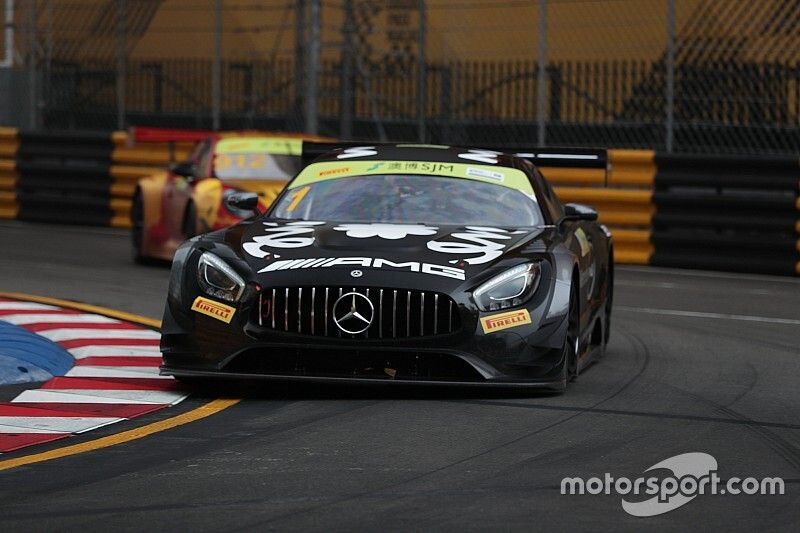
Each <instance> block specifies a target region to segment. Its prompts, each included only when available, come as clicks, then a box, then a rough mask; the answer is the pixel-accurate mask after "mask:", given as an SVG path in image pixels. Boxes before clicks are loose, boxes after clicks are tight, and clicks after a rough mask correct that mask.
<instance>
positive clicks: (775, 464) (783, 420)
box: [0, 222, 800, 531]
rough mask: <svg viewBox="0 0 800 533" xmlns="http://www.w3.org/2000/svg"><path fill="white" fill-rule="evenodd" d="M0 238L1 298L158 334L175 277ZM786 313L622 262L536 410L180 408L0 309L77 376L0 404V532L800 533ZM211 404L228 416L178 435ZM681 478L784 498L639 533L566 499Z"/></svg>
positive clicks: (140, 376) (532, 406)
mask: <svg viewBox="0 0 800 533" xmlns="http://www.w3.org/2000/svg"><path fill="white" fill-rule="evenodd" d="M0 240H2V249H3V250H4V253H3V254H2V255H0V291H14V292H18V293H27V294H33V295H39V296H45V297H50V298H59V299H64V300H71V301H76V302H82V303H84V304H89V305H93V306H101V307H105V308H110V309H111V310H116V311H120V312H125V313H132V314H136V315H142V316H144V317H148V318H150V319H154V320H156V321H157V320H158V319H159V318H160V316H161V312H162V309H163V305H164V298H165V291H166V286H167V278H168V275H169V271H168V269H167V268H166V267H164V266H152V267H151V266H147V267H143V266H136V265H134V264H133V263H132V262H131V260H130V252H129V241H128V235H127V232H125V231H121V230H112V229H104V228H78V227H66V226H49V225H40V224H37V225H34V224H25V223H20V222H0ZM8 251H11V252H8ZM798 302H800V280H798V279H795V278H789V277H772V276H751V275H738V274H722V273H717V272H710V271H689V270H670V269H658V268H652V267H624V266H619V267H618V269H617V271H616V290H615V298H614V311H613V318H612V328H611V329H612V331H611V340H610V344H609V350H608V353H607V354H606V356H605V357H604V358H602V359H601V360H600V361H599V362H598V363H597V364H595V365H592V366H591V367H590V368H588V369H587V370H586V371H585V372H583V373H582V374H581V375H580V376H579V377H578V379H577V381H575V382H574V383H572V384H571V386H570V388H569V390H568V391H567V393H566V394H564V395H541V394H539V395H531V394H521V393H518V392H517V393H509V392H502V391H477V392H476V391H459V390H450V389H448V390H427V391H419V390H391V391H387V390H384V389H381V388H342V387H318V386H302V387H301V386H297V385H293V386H276V385H269V386H267V385H248V386H237V387H231V388H227V389H225V390H210V391H183V390H180V389H179V388H177V386H176V385H175V384H174V383H173V382H172V380H165V379H162V378H159V377H158V376H157V375H156V371H155V368H156V365H157V361H158V357H157V353H156V351H157V350H156V344H157V335H158V334H157V332H156V331H154V330H153V329H151V327H149V326H143V325H140V324H135V323H132V322H130V321H127V320H124V319H122V318H119V317H113V316H109V315H104V314H103V313H99V312H89V311H85V310H80V309H69V308H66V306H57V305H55V304H51V303H42V302H31V301H28V302H27V303H26V302H24V301H20V300H17V299H15V298H8V297H5V298H3V299H2V300H1V301H0V312H2V313H3V316H0V320H8V317H14V318H12V319H11V320H10V323H12V325H13V327H15V328H20V329H22V330H25V331H27V332H28V333H33V334H37V335H40V336H42V337H45V338H46V339H47V342H49V343H51V344H52V345H54V346H56V347H60V348H59V349H63V350H65V351H66V352H68V354H69V355H70V356H71V357H72V358H73V360H74V362H73V363H72V364H71V365H69V368H68V369H55V368H54V369H53V371H54V372H56V373H59V372H61V371H62V370H63V374H62V375H58V376H54V377H52V378H47V380H45V381H29V382H20V383H15V384H5V385H2V386H0V401H2V402H3V403H2V406H1V407H0V433H2V435H0V443H2V444H3V446H5V450H6V451H5V453H3V454H2V455H0V498H2V499H1V500H0V501H2V504H0V508H1V509H2V512H0V530H3V531H23V530H25V531H27V530H39V531H51V530H59V531H85V530H108V529H111V528H114V529H120V530H143V529H148V530H151V529H164V528H176V529H181V530H193V531H219V530H225V531H229V530H266V529H280V530H286V529H293V530H325V531H337V530H353V529H358V530H367V531H373V530H374V531H377V530H381V531H385V530H408V529H419V527H420V525H421V524H424V527H425V528H429V529H437V530H445V531H454V530H465V529H469V530H496V529H504V530H515V531H516V530H526V531H529V530H531V529H533V528H535V529H552V530H557V531H562V530H570V531H573V530H576V529H578V528H581V529H590V530H612V529H613V530H618V529H623V530H630V531H641V530H643V529H648V530H650V529H655V530H668V531H686V530H698V529H709V530H710V529H723V528H724V529H725V530H743V529H749V530H752V529H756V528H757V529H758V530H765V531H797V530H798V528H799V527H800V387H798V386H797V383H798V376H800V342H798V339H799V338H800V305H798ZM35 303H38V304H39V305H32V304H35ZM84 315H90V316H84ZM4 317H5V318H4ZM77 317H82V318H77ZM7 323H8V322H7ZM83 329H85V330H87V331H91V335H90V336H86V334H85V332H79V331H80V330H83ZM111 331H114V332H116V333H114V334H112V333H108V332H111ZM115 335H120V336H119V337H115ZM113 339H116V340H113ZM112 340H113V343H112V342H111V341H112ZM117 343H118V344H117ZM111 346H113V348H111ZM186 394H188V395H189V396H188V397H187V398H186V399H185V400H183V401H181V402H180V403H177V404H175V402H177V401H179V400H180V399H182V398H183V397H184V396H185V395H186ZM221 398H222V399H224V398H233V399H235V400H240V401H238V402H235V401H231V402H230V403H228V404H226V408H225V409H218V410H216V411H214V414H213V416H206V417H197V418H196V419H194V420H193V421H191V422H188V423H187V422H186V419H185V418H181V419H180V421H181V423H176V422H174V421H175V420H176V419H179V418H180V417H185V416H186V415H189V414H191V413H193V412H194V411H196V410H198V409H201V410H202V409H203V408H205V406H207V405H209V404H211V403H212V402H216V401H220V399H221ZM171 404H175V405H172V406H171V407H169V408H166V407H164V406H168V405H171ZM154 407H155V408H156V409H155V410H152V408H154ZM158 407H164V408H160V409H159V408H158ZM34 419H38V421H37V420H34ZM110 422H114V423H110ZM106 423H108V424H107V425H104V424H106ZM97 426H102V427H97ZM93 427H95V428H96V429H91V428H93ZM148 428H149V429H148ZM153 428H155V429H153ZM87 429H91V430H89V431H86V430H87ZM137 432H138V433H137ZM132 433H137V435H138V436H137V437H136V438H128V437H126V438H124V439H123V438H120V435H128V436H130V435H131V434H132ZM9 435H16V437H9ZM42 435H44V436H42ZM65 435H69V437H65ZM51 436H53V439H55V440H51V438H50V437H51ZM40 438H41V440H38V439H40ZM14 439H17V441H16V442H17V445H24V444H26V443H27V444H30V445H29V446H25V447H22V448H20V449H17V450H13V449H12V448H14V447H15V444H14ZM26 439H30V442H26ZM45 440H50V442H44V441H45ZM99 441H102V442H103V443H104V444H103V445H102V446H99V445H97V443H98V442H99ZM33 442H38V443H36V444H33ZM75 446H77V448H74V447H75ZM65 447H73V448H72V450H73V451H74V453H70V454H68V455H65V454H63V453H60V452H59V451H60V450H63V449H65ZM31 458H34V459H35V460H33V459H31ZM686 458H690V459H691V458H694V459H693V460H697V461H699V463H698V462H695V463H693V464H695V466H696V465H697V464H701V463H702V464H703V465H705V468H707V469H711V470H713V471H714V472H716V474H717V475H718V476H719V478H721V479H722V480H723V481H724V482H727V481H728V480H730V479H732V478H734V477H736V478H747V477H752V478H757V479H762V478H767V477H779V478H781V479H782V480H783V482H784V484H785V492H784V494H782V495H778V494H776V495H769V494H753V495H749V494H731V493H726V494H724V495H723V494H716V495H712V494H703V495H696V497H692V498H689V499H688V500H686V501H685V502H683V503H682V504H681V505H680V506H679V507H678V508H675V509H673V510H669V511H668V512H664V513H662V514H657V515H653V516H636V515H635V513H634V512H631V511H630V507H628V509H629V510H626V509H625V506H624V504H623V501H624V500H625V499H626V498H627V499H628V500H631V497H627V496H623V495H621V494H619V493H618V492H616V491H615V490H612V491H610V492H609V493H608V494H606V493H600V494H596V495H595V494H584V495H571V494H562V491H561V485H562V481H563V480H564V479H565V478H581V479H591V478H593V477H597V478H598V479H603V478H604V477H605V475H606V474H608V475H609V476H612V477H614V478H620V477H625V478H629V479H636V478H638V477H641V476H645V475H650V473H652V472H653V471H651V472H649V473H646V471H647V469H649V468H650V467H652V466H654V465H657V464H660V463H663V464H666V465H667V466H668V467H669V465H673V466H672V467H670V468H675V466H674V465H675V464H676V461H678V462H679V461H680V460H684V459H686ZM10 461H11V462H10ZM14 461H16V462H14ZM664 471H665V470H664V469H663V468H662V469H661V473H662V474H663V473H664ZM639 499H640V500H641V498H639Z"/></svg>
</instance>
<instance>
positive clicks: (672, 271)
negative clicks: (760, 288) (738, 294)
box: [614, 265, 800, 285]
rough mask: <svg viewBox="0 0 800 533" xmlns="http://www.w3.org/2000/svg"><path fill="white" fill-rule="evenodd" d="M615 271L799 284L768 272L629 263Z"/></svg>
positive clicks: (799, 283)
mask: <svg viewBox="0 0 800 533" xmlns="http://www.w3.org/2000/svg"><path fill="white" fill-rule="evenodd" d="M614 268H615V269H616V270H617V272H641V273H642V274H654V275H675V276H685V277H694V278H718V279H744V280H752V281H765V282H768V283H789V284H793V285H800V279H798V278H792V277H789V276H770V275H768V274H736V273H733V272H716V271H708V270H705V271H704V270H691V269H687V268H659V267H653V266H647V267H637V266H631V265H618V266H615V267H614Z"/></svg>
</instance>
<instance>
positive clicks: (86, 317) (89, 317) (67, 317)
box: [0, 313, 122, 326]
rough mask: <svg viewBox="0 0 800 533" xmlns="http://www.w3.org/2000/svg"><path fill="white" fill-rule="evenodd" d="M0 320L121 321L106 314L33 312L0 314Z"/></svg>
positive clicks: (113, 322)
mask: <svg viewBox="0 0 800 533" xmlns="http://www.w3.org/2000/svg"><path fill="white" fill-rule="evenodd" d="M0 320H2V321H5V322H9V323H11V324H15V325H17V326H24V325H26V324H66V323H69V324H121V323H122V322H121V321H119V320H116V319H114V318H109V317H107V316H101V315H94V314H78V315H76V314H67V313H64V314H60V313H56V314H53V313H49V314H44V315H37V314H34V313H30V314H24V313H23V314H20V315H5V316H3V315H0Z"/></svg>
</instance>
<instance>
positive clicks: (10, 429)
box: [0, 426, 68, 435]
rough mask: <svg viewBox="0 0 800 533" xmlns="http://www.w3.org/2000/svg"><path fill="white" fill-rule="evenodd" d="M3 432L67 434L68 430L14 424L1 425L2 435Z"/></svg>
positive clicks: (0, 433) (0, 432)
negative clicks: (32, 427) (21, 426)
mask: <svg viewBox="0 0 800 533" xmlns="http://www.w3.org/2000/svg"><path fill="white" fill-rule="evenodd" d="M3 433H12V434H13V433H46V434H51V435H67V434H68V432H66V431H46V430H44V429H31V428H19V427H14V426H0V435H2V434H3Z"/></svg>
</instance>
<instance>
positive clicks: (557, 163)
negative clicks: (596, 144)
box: [499, 147, 608, 170]
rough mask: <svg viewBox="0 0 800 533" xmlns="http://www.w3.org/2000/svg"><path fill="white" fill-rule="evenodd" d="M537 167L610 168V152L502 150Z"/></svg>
mask: <svg viewBox="0 0 800 533" xmlns="http://www.w3.org/2000/svg"><path fill="white" fill-rule="evenodd" d="M499 150H501V151H503V152H505V153H507V154H514V155H515V156H517V157H521V158H522V159H527V160H528V161H530V162H531V163H533V164H534V165H536V166H537V167H558V168H600V169H604V170H605V169H607V168H608V151H607V150H605V149H602V148H520V147H515V148H502V149H499Z"/></svg>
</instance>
